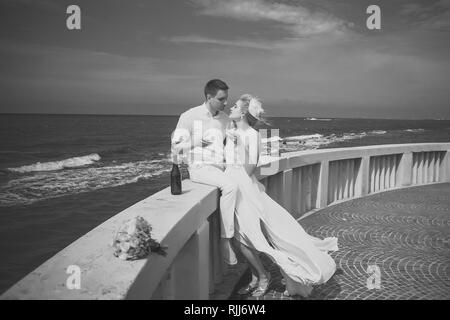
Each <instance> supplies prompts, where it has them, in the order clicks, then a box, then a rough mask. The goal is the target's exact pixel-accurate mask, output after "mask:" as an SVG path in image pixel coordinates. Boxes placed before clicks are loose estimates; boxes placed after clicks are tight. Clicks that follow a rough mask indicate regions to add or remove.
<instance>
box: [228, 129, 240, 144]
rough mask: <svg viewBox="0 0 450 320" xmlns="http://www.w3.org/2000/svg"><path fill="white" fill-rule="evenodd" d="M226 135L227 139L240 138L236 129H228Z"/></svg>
mask: <svg viewBox="0 0 450 320" xmlns="http://www.w3.org/2000/svg"><path fill="white" fill-rule="evenodd" d="M226 135H227V139H229V140H230V141H233V142H236V141H237V140H238V134H237V132H236V130H234V129H231V130H227V132H226Z"/></svg>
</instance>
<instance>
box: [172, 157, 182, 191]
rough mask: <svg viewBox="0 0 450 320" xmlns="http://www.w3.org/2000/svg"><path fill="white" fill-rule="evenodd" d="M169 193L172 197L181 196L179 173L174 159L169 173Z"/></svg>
mask: <svg viewBox="0 0 450 320" xmlns="http://www.w3.org/2000/svg"><path fill="white" fill-rule="evenodd" d="M170 192H171V193H172V194H174V195H177V194H181V171H180V167H179V166H178V162H177V161H176V159H175V161H174V162H173V165H172V171H171V172H170Z"/></svg>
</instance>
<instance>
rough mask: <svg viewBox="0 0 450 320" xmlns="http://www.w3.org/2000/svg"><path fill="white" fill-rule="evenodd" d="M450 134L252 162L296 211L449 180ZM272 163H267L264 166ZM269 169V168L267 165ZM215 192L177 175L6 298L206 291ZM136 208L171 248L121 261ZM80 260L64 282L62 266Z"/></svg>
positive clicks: (211, 271) (200, 294) (218, 273)
mask: <svg viewBox="0 0 450 320" xmlns="http://www.w3.org/2000/svg"><path fill="white" fill-rule="evenodd" d="M449 154H450V143H423V144H422V143H421V144H398V145H376V146H366V147H355V148H336V149H320V150H308V151H299V152H290V153H286V154H283V155H282V156H281V157H278V158H274V157H272V158H266V159H265V162H264V163H263V164H261V165H259V167H258V168H257V170H256V176H257V177H258V179H259V180H260V181H261V182H262V183H263V184H264V185H265V187H266V191H267V193H268V194H269V195H270V196H271V197H272V198H273V199H275V200H276V201H277V202H279V203H280V204H281V205H282V206H284V208H286V209H287V210H288V211H289V212H290V213H291V214H292V215H293V216H294V217H295V218H302V217H305V216H307V215H309V214H311V213H314V212H316V211H317V210H319V209H320V208H324V207H326V206H327V205H331V204H334V203H338V202H341V201H347V200H349V199H354V198H358V197H362V196H365V195H368V194H372V193H376V192H382V191H386V190H393V189H396V188H404V187H409V186H415V185H421V184H429V183H440V182H448V181H450V156H449ZM267 168H272V170H267ZM267 172H270V174H269V173H267ZM218 200H219V193H218V191H217V189H216V188H213V187H211V186H207V185H201V184H196V183H192V182H191V181H189V180H184V181H183V194H182V195H179V196H173V195H171V194H170V188H166V189H164V190H162V191H160V192H158V193H156V194H154V195H152V196H150V197H148V198H146V199H144V200H142V201H140V202H138V203H136V204H135V205H133V206H131V207H129V208H127V209H125V210H124V211H122V212H120V213H119V214H117V215H115V216H114V217H112V218H111V219H109V220H107V221H105V222H104V223H102V224H101V225H99V226H98V227H97V228H95V229H93V230H92V231H90V232H89V233H87V234H86V235H85V236H83V237H81V238H80V239H78V240H76V241H75V242H73V243H72V244H71V245H69V246H68V247H66V248H65V249H63V250H62V251H60V252H59V253H58V254H56V255H55V256H54V257H52V258H51V259H49V260H48V261H46V262H45V263H43V264H42V265H41V266H39V267H38V268H37V269H36V270H34V271H33V272H31V273H30V274H28V275H27V276H26V277H24V278H23V279H22V280H21V281H19V282H18V283H16V284H15V285H14V286H13V287H11V288H10V289H9V290H7V291H6V292H5V293H4V294H3V295H2V296H1V298H2V299H208V298H211V297H212V295H213V294H214V292H215V289H216V288H217V285H218V284H220V283H221V282H222V281H223V277H224V274H225V273H226V272H227V269H228V268H227V266H225V265H224V264H223V262H222V258H221V249H220V248H221V246H220V216H219V211H218V210H219V207H218V205H219V202H218ZM137 215H140V216H142V217H144V218H145V219H146V220H147V221H149V222H150V224H151V225H152V228H153V230H152V235H153V237H154V238H155V239H156V240H158V241H159V242H161V244H162V245H163V246H167V247H168V249H167V256H161V255H157V254H151V255H150V256H149V257H148V258H147V259H141V260H137V261H122V260H120V259H118V258H116V257H114V256H113V250H112V247H111V245H110V243H111V240H112V237H113V234H114V232H115V230H117V228H118V227H119V226H121V225H122V224H123V222H124V221H126V220H128V219H130V218H132V217H135V216H137ZM71 265H76V266H78V267H79V268H80V270H81V287H80V288H79V289H76V288H75V289H69V288H68V286H67V285H66V283H67V280H68V278H69V276H70V275H69V274H67V273H66V272H67V268H68V267H69V266H71Z"/></svg>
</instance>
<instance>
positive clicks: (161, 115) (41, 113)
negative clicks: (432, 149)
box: [0, 112, 450, 121]
mask: <svg viewBox="0 0 450 320" xmlns="http://www.w3.org/2000/svg"><path fill="white" fill-rule="evenodd" d="M0 115H49V116H152V117H179V116H180V114H121V113H45V112H0ZM266 118H314V119H317V120H321V119H372V120H436V121H440V120H450V118H371V117H356V118H351V117H325V116H266Z"/></svg>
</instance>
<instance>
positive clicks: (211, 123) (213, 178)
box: [172, 79, 237, 265]
mask: <svg viewBox="0 0 450 320" xmlns="http://www.w3.org/2000/svg"><path fill="white" fill-rule="evenodd" d="M204 94H205V102H204V103H203V104H201V105H200V106H197V107H194V108H191V109H189V110H187V111H185V112H184V113H182V114H181V116H180V118H179V120H178V124H177V127H176V129H175V131H174V133H173V136H172V152H173V153H174V154H179V153H183V155H184V157H187V159H188V160H187V162H188V167H189V176H190V179H191V181H194V182H198V183H204V184H208V185H212V186H215V187H218V188H219V189H220V191H221V193H222V195H221V197H220V216H221V237H222V239H223V240H222V249H223V255H224V259H225V261H226V262H227V263H228V264H231V265H233V264H236V263H237V259H236V256H235V255H234V251H233V250H232V249H231V247H230V242H229V239H230V238H232V237H233V236H234V209H235V205H236V192H237V185H236V183H235V182H233V181H232V180H230V179H229V178H228V177H227V176H226V175H225V173H224V172H223V171H224V169H225V163H224V138H225V130H226V128H227V126H228V125H229V123H230V121H231V120H230V119H229V118H228V116H227V114H225V113H224V112H223V110H224V109H225V107H226V105H227V99H228V86H227V84H226V83H225V82H223V81H222V80H219V79H213V80H210V81H208V83H207V84H206V85H205V89H204ZM231 138H233V137H231Z"/></svg>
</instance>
